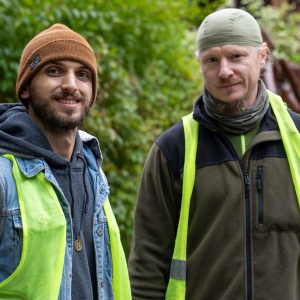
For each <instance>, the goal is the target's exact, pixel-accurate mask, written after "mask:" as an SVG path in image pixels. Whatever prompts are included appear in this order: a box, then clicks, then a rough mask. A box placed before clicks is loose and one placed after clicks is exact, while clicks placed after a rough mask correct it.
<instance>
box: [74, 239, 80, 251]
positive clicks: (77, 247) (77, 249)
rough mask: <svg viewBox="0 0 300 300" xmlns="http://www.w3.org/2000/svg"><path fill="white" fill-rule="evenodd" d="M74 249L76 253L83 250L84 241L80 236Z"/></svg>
mask: <svg viewBox="0 0 300 300" xmlns="http://www.w3.org/2000/svg"><path fill="white" fill-rule="evenodd" d="M74 248H75V250H76V251H80V250H81V249H82V241H81V239H80V238H79V236H78V237H77V238H76V241H75V242H74Z"/></svg>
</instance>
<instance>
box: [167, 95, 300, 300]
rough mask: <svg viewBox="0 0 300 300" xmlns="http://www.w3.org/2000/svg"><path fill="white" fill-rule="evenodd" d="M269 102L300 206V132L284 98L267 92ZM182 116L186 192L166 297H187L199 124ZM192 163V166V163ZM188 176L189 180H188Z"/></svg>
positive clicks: (180, 299) (175, 299) (168, 299)
mask: <svg viewBox="0 0 300 300" xmlns="http://www.w3.org/2000/svg"><path fill="white" fill-rule="evenodd" d="M268 95H269V101H270V104H271V107H272V109H273V112H274V114H275V117H276V120H277V122H278V126H279V130H280V134H281V137H282V142H283V145H284V148H285V152H286V155H287V159H288V162H289V166H290V171H291V175H292V179H293V183H294V187H295V191H296V195H297V198H298V203H299V207H300V168H299V166H300V147H299V145H300V134H299V131H298V130H297V128H296V126H295V124H294V122H293V120H292V118H291V116H290V115H289V113H288V112H287V109H286V106H285V105H284V103H283V101H282V99H281V97H279V96H278V95H275V94H273V93H271V92H270V91H268ZM182 119H183V129H184V138H185V157H184V169H183V170H184V172H183V187H182V189H183V192H182V202H181V209H180V218H179V224H178V229H177V235H176V240H175V249H174V254H173V259H172V263H171V271H170V279H169V284H168V287H167V292H166V300H184V299H185V291H186V247H187V232H188V220H189V219H188V217H189V207H190V198H191V195H192V190H193V187H194V182H195V171H196V170H195V169H196V163H195V161H196V153H197V144H198V131H199V123H198V122H196V121H195V120H194V119H193V113H191V114H189V115H187V116H185V117H183V118H182ZM192 164H193V165H192ZM187 178H188V179H187Z"/></svg>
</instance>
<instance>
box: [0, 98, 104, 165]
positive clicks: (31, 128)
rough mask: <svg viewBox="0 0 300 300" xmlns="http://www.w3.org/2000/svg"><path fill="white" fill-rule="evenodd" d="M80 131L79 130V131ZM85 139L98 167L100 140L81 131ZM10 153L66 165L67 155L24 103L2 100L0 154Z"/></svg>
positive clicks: (99, 163)
mask: <svg viewBox="0 0 300 300" xmlns="http://www.w3.org/2000/svg"><path fill="white" fill-rule="evenodd" d="M77 134H78V133H77ZM80 136H82V137H81V139H82V141H83V142H84V143H86V144H87V145H88V146H89V148H90V149H91V150H92V152H93V154H94V156H95V158H96V161H97V165H98V167H100V165H101V164H102V154H101V151H100V147H99V142H98V140H97V139H96V138H94V137H92V136H91V135H89V134H87V133H83V132H80ZM1 153H2V154H4V153H10V154H14V155H16V156H20V157H25V158H31V157H32V158H42V159H45V160H46V161H47V162H48V163H50V164H52V165H54V166H61V167H67V165H68V161H67V159H65V158H63V157H61V156H60V155H58V154H56V153H55V152H54V151H53V149H52V147H51V145H50V143H49V142H48V140H47V138H46V136H45V134H44V133H43V131H42V130H41V129H40V128H39V127H38V126H37V124H36V123H35V122H34V121H33V119H32V118H31V117H30V116H29V114H28V111H27V109H26V108H25V107H24V106H23V105H22V104H10V103H5V104H0V154H1Z"/></svg>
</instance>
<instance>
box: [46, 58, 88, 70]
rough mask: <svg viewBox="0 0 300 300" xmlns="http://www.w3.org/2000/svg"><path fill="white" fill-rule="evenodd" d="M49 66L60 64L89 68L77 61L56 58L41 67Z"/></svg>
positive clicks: (76, 67) (68, 66)
mask: <svg viewBox="0 0 300 300" xmlns="http://www.w3.org/2000/svg"><path fill="white" fill-rule="evenodd" d="M49 66H60V67H64V68H73V69H87V70H89V68H88V67H87V66H85V65H84V64H83V63H81V62H79V61H74V60H56V61H50V62H48V63H47V64H45V65H44V67H43V68H47V67H49Z"/></svg>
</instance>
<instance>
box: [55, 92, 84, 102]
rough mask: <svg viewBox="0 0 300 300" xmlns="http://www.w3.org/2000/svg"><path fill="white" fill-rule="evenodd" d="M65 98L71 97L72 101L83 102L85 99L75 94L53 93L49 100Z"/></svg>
mask: <svg viewBox="0 0 300 300" xmlns="http://www.w3.org/2000/svg"><path fill="white" fill-rule="evenodd" d="M67 97H71V98H73V99H75V100H76V101H82V100H85V97H84V96H82V95H79V94H77V93H68V92H64V91H62V92H54V93H52V94H51V98H53V99H54V98H67Z"/></svg>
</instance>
